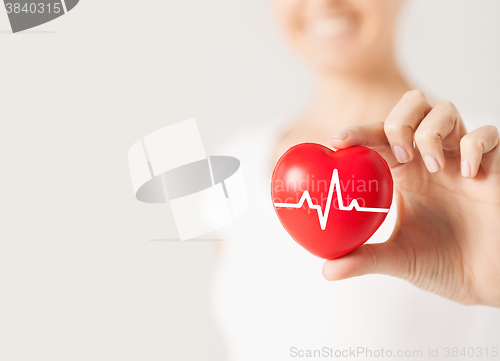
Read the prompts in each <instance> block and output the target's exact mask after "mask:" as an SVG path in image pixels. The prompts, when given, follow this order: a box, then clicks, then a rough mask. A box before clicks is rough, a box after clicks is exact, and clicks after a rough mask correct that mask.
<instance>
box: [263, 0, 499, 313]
mask: <svg viewBox="0 0 500 361" xmlns="http://www.w3.org/2000/svg"><path fill="white" fill-rule="evenodd" d="M272 4H273V8H274V13H275V15H276V19H277V23H278V24H279V26H280V28H281V30H282V32H283V34H284V35H285V38H286V39H287V41H288V43H289V44H290V45H291V46H292V48H293V49H294V50H295V51H296V52H297V53H298V54H299V56H300V57H301V58H302V59H304V61H305V62H306V63H308V64H309V65H310V66H311V68H312V69H313V70H314V73H315V77H316V82H315V89H314V92H313V96H312V98H311V101H310V103H309V106H308V107H307V108H306V109H305V110H304V112H303V113H302V114H300V115H299V116H298V117H297V119H295V123H294V126H293V127H292V128H290V130H289V131H288V132H287V133H286V134H284V135H283V137H282V138H281V139H280V140H279V141H278V143H277V144H276V147H275V154H274V157H275V160H277V159H278V158H279V156H280V155H281V154H282V153H283V152H284V151H286V150H287V149H288V148H289V147H290V146H292V145H294V144H297V143H300V142H306V141H307V142H311V141H312V142H317V143H322V144H325V145H331V146H333V147H334V148H335V149H344V148H347V147H351V146H355V145H363V146H366V147H370V148H372V149H374V150H376V151H377V152H379V153H380V154H381V155H382V156H383V157H384V158H385V159H386V161H387V162H388V164H389V166H390V167H391V170H392V174H393V178H394V185H395V193H396V201H397V206H398V207H397V208H398V219H397V224H396V227H395V230H394V232H393V234H392V236H391V237H390V239H389V240H388V241H387V242H385V243H383V244H365V245H363V246H361V247H360V248H358V249H357V250H356V251H354V252H352V253H350V254H348V255H346V256H344V257H341V258H339V259H336V260H327V261H326V262H325V264H324V266H323V276H324V277H325V278H326V279H327V280H332V281H333V280H341V279H346V278H350V277H355V276H362V275H365V274H371V273H380V274H387V275H391V276H395V277H399V278H402V279H405V280H407V281H409V282H411V283H412V284H413V285H415V286H417V287H419V288H421V289H424V290H426V291H429V292H433V293H435V294H438V295H440V296H443V297H446V298H448V299H451V300H453V301H456V302H459V303H462V304H465V305H473V304H482V305H490V306H494V307H500V287H499V286H500V222H499V221H498V220H499V219H500V150H499V149H500V147H499V134H498V130H497V129H496V128H495V127H494V126H485V127H482V128H479V129H477V130H474V131H472V132H470V133H468V132H467V130H466V128H465V125H464V123H463V120H462V118H461V116H460V113H459V112H458V110H457V109H456V107H455V106H454V105H453V104H452V103H450V102H439V103H435V102H430V101H429V100H428V98H427V97H426V95H425V94H424V93H423V92H421V91H419V90H411V87H410V86H409V85H408V84H407V83H406V81H405V80H404V78H403V76H402V75H401V73H400V72H399V70H398V68H397V65H396V62H395V60H394V53H393V51H392V49H393V35H394V29H395V24H396V22H397V17H398V13H399V10H400V7H401V5H402V2H401V1H397V0H377V1H372V0H274V1H273V2H272ZM339 14H340V16H345V17H346V19H348V20H345V22H346V23H348V24H349V26H345V27H344V30H343V31H340V32H338V33H337V34H334V36H327V37H319V38H318V37H315V36H311V34H310V33H308V29H310V26H311V24H314V21H316V20H317V19H322V18H325V17H331V16H338V15H339ZM342 129H343V130H342ZM329 134H336V135H335V136H333V138H331V136H329ZM330 138H331V139H330ZM413 142H415V147H414V144H413Z"/></svg>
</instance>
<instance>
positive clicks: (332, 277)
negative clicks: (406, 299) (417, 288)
mask: <svg viewBox="0 0 500 361" xmlns="http://www.w3.org/2000/svg"><path fill="white" fill-rule="evenodd" d="M402 253H403V251H402V249H401V248H400V247H398V246H397V245H395V244H394V243H392V242H390V241H388V242H386V243H380V244H365V245H363V246H361V247H359V248H358V249H357V250H355V251H353V252H351V253H349V254H347V255H345V256H343V257H340V258H337V259H334V260H327V261H326V262H325V263H324V265H323V277H324V278H325V279H327V280H328V281H338V280H342V279H346V278H352V277H358V276H362V275H366V274H374V273H381V274H386V275H390V276H394V277H400V278H403V277H404V273H405V270H407V269H408V262H407V260H408V257H405V256H404V255H403V254H402Z"/></svg>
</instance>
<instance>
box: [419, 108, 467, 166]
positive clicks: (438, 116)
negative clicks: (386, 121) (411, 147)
mask: <svg viewBox="0 0 500 361" xmlns="http://www.w3.org/2000/svg"><path fill="white" fill-rule="evenodd" d="M465 134H467V130H466V129H465V125H464V123H463V121H462V118H461V116H460V113H459V112H458V110H457V108H456V107H455V106H454V105H453V103H450V102H442V103H438V104H437V105H436V106H435V107H434V108H432V110H431V111H430V112H429V114H427V116H426V117H425V118H424V119H423V120H422V122H421V123H420V125H419V126H418V128H417V130H416V132H415V144H416V145H417V147H418V150H419V151H420V154H421V156H422V159H423V160H424V163H425V166H426V167H427V170H428V171H429V172H431V173H436V172H439V171H441V170H443V169H444V167H445V166H446V157H445V154H444V151H443V149H444V150H447V151H448V152H453V151H455V152H456V154H457V155H458V153H459V151H460V139H461V138H462V137H463V136H464V135H465Z"/></svg>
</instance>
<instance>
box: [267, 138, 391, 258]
mask: <svg viewBox="0 0 500 361" xmlns="http://www.w3.org/2000/svg"><path fill="white" fill-rule="evenodd" d="M337 180H338V181H337ZM337 185H340V187H337ZM271 187H272V188H271V194H272V198H273V204H274V209H275V211H276V214H277V215H278V217H279V219H280V221H281V224H283V227H285V229H286V230H287V231H288V233H289V234H290V235H291V236H292V238H293V239H294V240H295V241H296V242H297V243H298V244H300V245H301V246H302V247H304V248H305V249H306V250H308V251H309V252H311V253H312V254H314V255H316V256H319V257H322V258H325V259H335V258H339V257H342V256H344V255H346V254H348V253H349V252H352V251H354V250H355V249H356V248H358V247H359V246H361V245H362V244H363V243H365V242H366V241H367V240H368V239H369V238H370V237H371V236H372V234H373V233H375V231H376V230H377V229H378V227H380V225H381V224H382V222H383V221H384V219H385V217H386V216H387V212H388V210H389V208H390V206H391V203H392V191H393V184H392V176H391V171H390V169H389V166H388V165H387V163H386V161H385V160H384V158H382V157H381V156H380V155H379V154H378V153H377V152H375V151H374V150H371V149H369V148H365V147H352V148H347V149H343V150H338V151H333V150H331V149H329V148H327V147H324V146H322V145H320V144H314V143H304V144H298V145H296V146H294V147H292V148H290V149H289V150H288V151H286V153H285V154H283V156H282V157H281V158H280V160H279V161H278V163H277V164H276V167H275V168H274V172H273V179H272V184H271ZM339 193H340V194H341V196H340V198H341V199H342V203H341V204H339V201H338V197H337V196H338V194H339ZM329 200H330V201H329ZM328 204H330V207H329V210H328ZM322 228H323V229H322Z"/></svg>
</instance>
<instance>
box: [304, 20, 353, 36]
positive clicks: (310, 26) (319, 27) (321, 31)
mask: <svg viewBox="0 0 500 361" xmlns="http://www.w3.org/2000/svg"><path fill="white" fill-rule="evenodd" d="M305 29H306V33H307V35H309V36H311V37H313V38H317V39H324V40H329V39H336V38H341V37H343V36H345V35H347V34H349V32H350V31H351V30H352V29H353V21H352V19H351V18H350V17H348V16H337V17H329V18H322V19H317V20H312V21H309V22H307V23H306V26H305Z"/></svg>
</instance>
